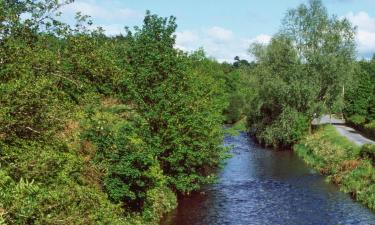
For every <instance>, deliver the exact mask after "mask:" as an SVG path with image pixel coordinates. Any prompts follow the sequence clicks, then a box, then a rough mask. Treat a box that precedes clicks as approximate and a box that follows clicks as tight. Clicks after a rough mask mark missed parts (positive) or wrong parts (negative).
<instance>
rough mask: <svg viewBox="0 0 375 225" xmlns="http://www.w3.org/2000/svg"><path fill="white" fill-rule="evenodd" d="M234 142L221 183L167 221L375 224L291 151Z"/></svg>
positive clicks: (174, 224) (198, 224) (184, 203)
mask: <svg viewBox="0 0 375 225" xmlns="http://www.w3.org/2000/svg"><path fill="white" fill-rule="evenodd" d="M224 143H225V145H232V146H233V149H232V150H231V152H232V153H233V157H232V158H230V159H228V160H227V162H226V165H225V167H224V168H223V170H222V171H221V173H220V174H219V178H220V179H219V181H218V183H217V184H215V185H211V186H208V187H206V188H205V189H204V190H203V192H204V194H195V195H193V196H190V197H188V198H183V199H180V201H179V207H178V208H177V209H176V210H175V211H174V212H172V213H170V214H168V215H167V216H166V217H165V218H164V219H163V221H162V225H210V224H213V225H215V224H220V225H221V224H225V225H229V224H233V225H242V224H244V225H245V224H246V225H251V224H254V225H255V224H259V225H265V224H267V225H271V224H275V225H282V224H285V225H294V224H295V225H297V224H298V225H309V224H311V225H313V224H314V225H315V224H317V225H318V224H319V225H320V224H327V225H328V224H329V225H338V224H345V225H346V224H353V225H354V224H356V225H357V224H363V225H365V224H366V225H375V214H374V213H373V212H372V211H370V210H369V209H367V208H365V207H363V206H362V205H360V204H359V203H357V202H354V201H353V200H352V199H351V198H350V197H349V195H347V194H344V193H342V192H340V191H339V190H338V188H337V187H336V186H335V185H332V184H329V183H327V182H325V178H324V177H323V176H321V175H319V174H318V173H316V172H314V171H313V170H312V169H311V168H309V167H308V166H306V164H305V163H304V162H303V161H302V160H301V159H299V158H298V157H297V156H296V155H295V154H294V153H293V152H291V151H273V150H267V149H264V148H262V147H260V146H258V145H256V144H255V143H254V142H253V141H252V140H251V139H250V138H248V136H247V134H245V133H241V134H240V135H239V136H237V137H229V136H228V137H226V138H225V140H224Z"/></svg>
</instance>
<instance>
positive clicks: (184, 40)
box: [176, 26, 271, 62]
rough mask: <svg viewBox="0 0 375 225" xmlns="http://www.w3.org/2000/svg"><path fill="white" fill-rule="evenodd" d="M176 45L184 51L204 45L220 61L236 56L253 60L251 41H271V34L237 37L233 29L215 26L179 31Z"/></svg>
mask: <svg viewBox="0 0 375 225" xmlns="http://www.w3.org/2000/svg"><path fill="white" fill-rule="evenodd" d="M176 35H177V40H176V47H177V48H179V49H181V50H184V51H194V50H197V49H198V48H200V47H203V48H204V50H205V51H206V53H207V54H208V55H209V56H211V57H214V58H216V59H217V60H218V61H220V62H223V61H227V62H232V61H233V59H234V57H235V56H239V57H240V58H242V59H247V60H252V59H253V58H252V57H251V56H250V55H249V54H248V49H249V46H250V44H251V43H254V42H260V43H264V44H266V43H269V41H270V40H271V36H269V35H266V34H261V35H258V36H256V37H254V38H251V39H246V38H240V37H237V36H236V35H235V34H234V32H233V31H231V30H228V29H225V28H222V27H218V26H214V27H211V28H208V29H201V30H184V31H181V32H177V34H176Z"/></svg>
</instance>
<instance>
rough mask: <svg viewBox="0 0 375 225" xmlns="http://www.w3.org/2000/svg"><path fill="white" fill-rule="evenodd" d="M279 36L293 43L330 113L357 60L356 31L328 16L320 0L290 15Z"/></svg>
mask: <svg viewBox="0 0 375 225" xmlns="http://www.w3.org/2000/svg"><path fill="white" fill-rule="evenodd" d="M280 33H282V34H285V35H287V36H288V37H289V38H290V39H291V40H293V45H295V46H296V49H297V51H298V54H299V56H300V58H301V60H302V62H303V63H305V64H307V65H308V67H307V68H308V73H309V75H310V76H312V77H314V79H315V81H316V82H317V84H318V85H319V86H318V87H319V95H318V96H317V97H318V99H317V100H320V101H322V102H323V103H324V105H325V106H326V107H327V108H328V109H332V108H333V106H334V105H335V103H336V102H337V101H338V100H339V98H341V97H342V91H343V88H344V86H345V83H346V82H347V81H348V80H349V77H350V74H351V72H352V65H353V61H354V56H355V28H354V27H353V26H352V25H351V24H350V22H349V21H348V20H347V19H339V18H337V17H336V16H331V17H330V16H329V14H328V12H327V9H326V8H325V7H324V5H323V3H322V1H321V0H310V1H309V4H308V5H305V4H302V5H300V6H299V7H298V8H296V9H292V10H290V11H288V13H287V15H286V17H285V18H284V20H283V27H282V29H281V31H280Z"/></svg>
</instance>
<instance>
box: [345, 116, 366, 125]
mask: <svg viewBox="0 0 375 225" xmlns="http://www.w3.org/2000/svg"><path fill="white" fill-rule="evenodd" d="M347 120H348V122H349V123H352V124H353V125H355V126H361V125H363V124H365V123H366V117H365V116H361V115H358V114H355V115H353V116H350V117H349V118H348V119H347Z"/></svg>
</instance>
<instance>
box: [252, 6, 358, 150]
mask: <svg viewBox="0 0 375 225" xmlns="http://www.w3.org/2000/svg"><path fill="white" fill-rule="evenodd" d="M251 52H252V54H253V55H254V56H255V57H256V59H257V62H258V66H257V67H256V69H255V71H254V72H253V73H254V76H256V77H257V80H258V89H259V91H258V92H257V95H256V97H255V99H254V100H253V103H252V105H253V107H252V108H251V109H250V110H249V113H248V125H249V128H250V131H251V132H252V133H253V134H255V135H256V136H257V138H258V140H259V141H260V142H262V143H264V144H266V145H271V146H274V147H285V146H286V147H288V146H291V145H292V144H294V143H296V141H298V140H299V139H301V138H302V137H303V136H304V134H305V133H306V132H307V131H308V130H309V127H310V124H311V121H312V119H313V118H314V117H317V116H320V115H321V114H322V113H324V112H332V111H339V110H340V109H342V107H343V91H342V90H343V88H344V87H345V84H346V83H347V82H348V81H349V78H350V75H351V71H352V62H353V58H354V28H353V27H352V26H351V24H350V23H349V22H348V21H347V20H346V19H343V20H341V19H338V18H337V17H335V16H333V17H330V16H329V15H328V13H327V9H326V8H325V7H324V6H323V4H322V2H321V1H319V0H311V1H309V4H308V5H304V4H302V5H301V6H299V7H298V8H297V9H292V10H290V11H288V13H287V15H286V17H285V18H284V21H283V26H282V29H281V30H280V32H279V33H278V34H277V35H276V36H274V37H273V38H272V40H271V42H270V44H268V45H266V46H264V45H259V44H255V45H253V46H252V48H251Z"/></svg>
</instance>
